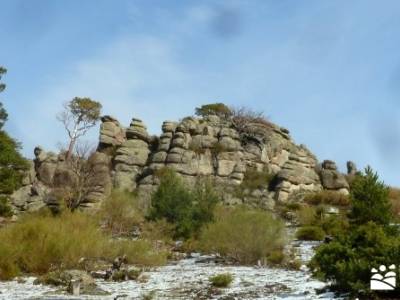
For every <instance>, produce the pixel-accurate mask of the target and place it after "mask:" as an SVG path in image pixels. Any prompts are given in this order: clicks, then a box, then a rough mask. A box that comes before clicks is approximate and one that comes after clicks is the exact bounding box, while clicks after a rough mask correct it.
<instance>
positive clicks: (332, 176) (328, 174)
mask: <svg viewBox="0 0 400 300" xmlns="http://www.w3.org/2000/svg"><path fill="white" fill-rule="evenodd" d="M320 177H321V182H322V186H323V187H324V188H325V189H327V190H338V191H341V192H343V193H345V194H347V193H348V190H349V184H348V182H347V180H346V177H345V176H344V175H343V174H341V173H340V172H339V171H338V170H337V167H336V164H335V163H334V162H333V161H330V160H324V161H323V163H322V168H321V170H320Z"/></svg>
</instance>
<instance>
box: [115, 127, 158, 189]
mask: <svg viewBox="0 0 400 300" xmlns="http://www.w3.org/2000/svg"><path fill="white" fill-rule="evenodd" d="M150 141H151V138H150V136H149V134H148V133H147V129H146V126H145V125H144V124H143V122H142V121H141V120H139V119H132V122H131V124H130V126H129V128H127V129H126V140H125V141H124V142H123V143H122V144H121V145H120V147H118V149H117V151H116V155H115V157H114V171H115V173H114V185H115V187H117V188H120V189H124V190H128V191H133V190H134V189H135V188H136V182H137V179H138V176H139V175H140V174H141V172H142V170H143V167H144V166H145V165H146V164H147V160H148V157H149V154H150V149H149V143H150Z"/></svg>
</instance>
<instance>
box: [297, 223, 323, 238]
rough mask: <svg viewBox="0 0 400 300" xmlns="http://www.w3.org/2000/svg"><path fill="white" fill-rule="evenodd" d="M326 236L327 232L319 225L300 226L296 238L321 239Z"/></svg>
mask: <svg viewBox="0 0 400 300" xmlns="http://www.w3.org/2000/svg"><path fill="white" fill-rule="evenodd" d="M324 237H325V233H324V231H323V230H322V228H321V227H318V226H304V227H300V228H299V229H298V230H297V232H296V238H297V239H299V240H305V241H321V240H323V239H324Z"/></svg>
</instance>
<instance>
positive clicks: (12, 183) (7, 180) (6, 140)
mask: <svg viewBox="0 0 400 300" xmlns="http://www.w3.org/2000/svg"><path fill="white" fill-rule="evenodd" d="M6 72H7V70H6V69H5V68H3V67H1V66H0V79H1V76H2V75H3V74H5V73H6ZM4 89H5V84H0V92H2V91H3V90H4ZM7 117H8V114H7V112H6V110H5V109H4V107H3V104H2V103H1V102H0V194H11V193H12V192H13V191H15V190H16V189H18V188H19V187H20V186H21V181H22V178H23V176H24V174H23V173H24V171H25V170H26V169H27V168H28V164H27V162H26V160H25V159H24V158H23V157H22V156H21V154H20V153H19V150H20V148H21V145H20V144H19V143H18V142H17V141H15V140H14V139H13V138H11V137H10V136H9V135H8V134H7V133H6V132H5V131H3V130H2V128H3V126H4V123H5V122H6V121H7Z"/></svg>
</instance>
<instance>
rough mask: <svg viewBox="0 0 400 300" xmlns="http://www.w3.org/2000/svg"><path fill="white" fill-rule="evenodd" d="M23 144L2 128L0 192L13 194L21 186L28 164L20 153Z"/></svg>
mask: <svg viewBox="0 0 400 300" xmlns="http://www.w3.org/2000/svg"><path fill="white" fill-rule="evenodd" d="M20 148H21V145H20V144H19V143H18V142H16V141H15V140H14V139H12V138H11V137H10V136H9V135H8V134H7V133H6V132H4V131H2V130H0V194H11V193H12V192H13V191H15V190H16V189H18V188H19V187H20V186H21V183H22V178H23V177H24V171H25V170H27V168H28V164H27V162H26V160H25V159H24V158H23V157H22V156H21V154H20V153H19V149H20Z"/></svg>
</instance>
